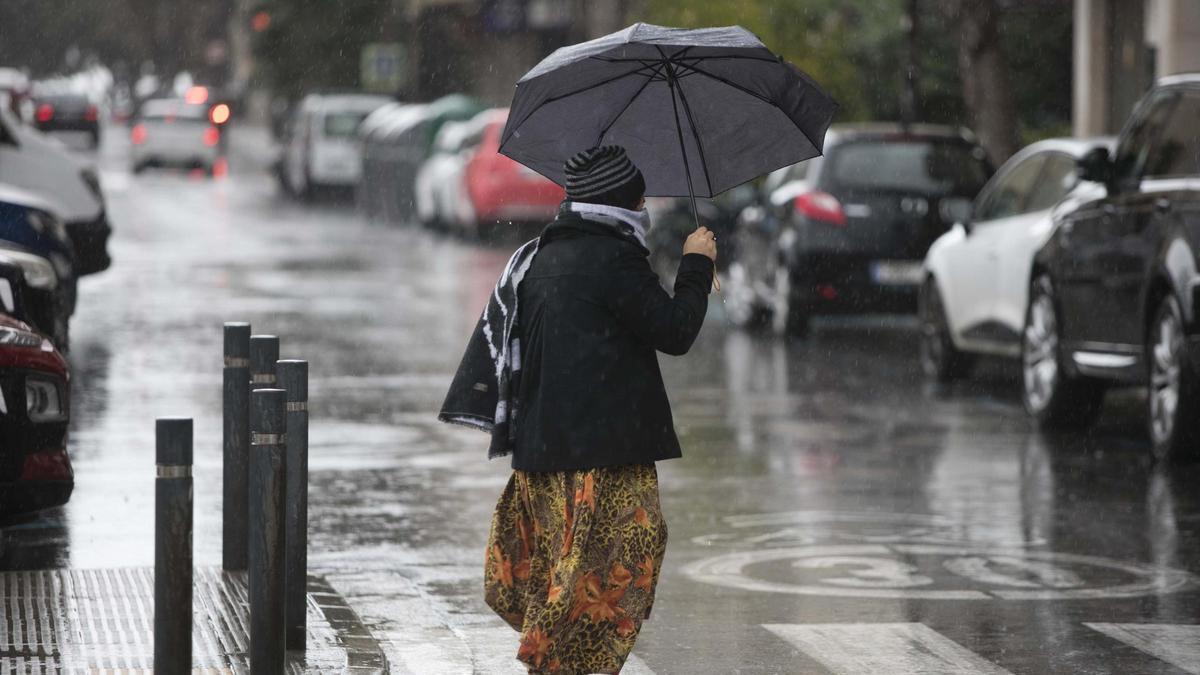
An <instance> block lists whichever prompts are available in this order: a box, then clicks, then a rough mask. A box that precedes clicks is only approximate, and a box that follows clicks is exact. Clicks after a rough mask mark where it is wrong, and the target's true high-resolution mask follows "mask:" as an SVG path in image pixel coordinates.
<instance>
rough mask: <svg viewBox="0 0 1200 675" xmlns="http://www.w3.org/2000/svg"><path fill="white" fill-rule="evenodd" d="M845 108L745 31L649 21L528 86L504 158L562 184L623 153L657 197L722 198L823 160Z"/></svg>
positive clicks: (516, 107)
mask: <svg viewBox="0 0 1200 675" xmlns="http://www.w3.org/2000/svg"><path fill="white" fill-rule="evenodd" d="M836 108H837V104H836V103H835V102H834V101H833V99H831V98H830V97H829V95H828V94H826V93H825V92H824V91H823V90H822V89H821V88H820V87H819V86H818V85H817V84H816V83H815V82H813V80H812V79H811V78H809V77H808V76H807V75H805V74H804V73H802V72H800V70H798V69H797V68H795V67H794V66H792V65H790V64H788V63H786V62H785V61H783V60H782V59H781V58H779V57H778V56H775V55H774V54H772V53H771V51H770V50H768V49H767V48H766V47H765V46H764V45H763V43H762V42H760V41H759V40H758V38H756V37H755V36H754V35H753V34H752V33H750V32H749V31H747V30H746V29H744V28H741V27H738V26H731V27H727V28H704V29H697V30H687V29H680V28H664V27H662V26H653V25H649V24H644V23H638V24H634V25H632V26H630V27H629V28H626V29H625V30H622V31H619V32H617V33H613V34H611V35H607V36H605V37H602V38H598V39H596V40H591V41H590V42H584V43H581V44H577V45H572V46H570V47H564V48H562V49H559V50H558V51H556V52H554V53H553V54H551V55H550V56H548V57H546V58H545V59H544V60H543V61H542V62H541V63H539V64H538V65H537V66H536V67H534V69H533V70H531V71H529V72H528V73H527V74H526V75H525V76H524V77H523V78H521V80H520V82H518V83H517V91H516V94H515V95H514V97H513V103H512V109H511V112H510V114H509V117H508V124H507V125H506V126H505V128H504V134H503V136H502V142H501V145H500V152H502V153H503V154H505V155H508V156H509V157H511V158H513V159H515V160H516V161H518V162H520V163H522V164H524V165H525V166H528V167H529V168H531V169H533V170H534V171H537V172H538V173H540V174H542V175H544V176H546V177H548V178H550V179H551V180H553V181H554V182H556V183H558V184H559V185H563V184H564V183H565V182H566V176H565V174H564V169H563V163H564V162H565V161H566V160H567V159H568V158H570V157H571V156H572V155H574V154H575V153H577V152H579V151H581V150H586V149H587V148H591V147H594V146H598V145H609V144H615V145H621V146H624V147H625V149H626V151H628V153H629V156H630V158H631V159H632V160H633V162H634V163H635V164H637V166H638V168H639V169H641V171H642V174H643V176H644V177H645V179H646V194H647V195H650V196H686V195H690V196H692V197H693V198H694V197H695V196H701V197H712V196H714V195H717V194H719V193H721V192H724V191H725V190H728V189H729V188H732V187H734V186H737V185H739V184H741V183H744V182H746V181H748V180H751V179H753V178H755V177H756V176H759V175H761V174H764V173H767V172H769V171H772V170H774V169H777V168H779V167H782V166H787V165H789V164H795V163H796V162H801V161H804V160H806V159H809V158H812V157H815V156H817V155H819V154H821V148H822V145H823V143H824V139H825V130H826V129H827V128H828V127H829V122H830V120H831V118H832V117H833V112H834V110H836Z"/></svg>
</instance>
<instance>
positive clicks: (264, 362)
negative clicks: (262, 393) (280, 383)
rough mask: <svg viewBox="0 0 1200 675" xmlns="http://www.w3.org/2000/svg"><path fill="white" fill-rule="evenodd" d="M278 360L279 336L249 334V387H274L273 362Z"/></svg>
mask: <svg viewBox="0 0 1200 675" xmlns="http://www.w3.org/2000/svg"><path fill="white" fill-rule="evenodd" d="M278 360H279V338H277V337H275V336H274V335H251V336H250V389H251V391H256V390H258V389H274V388H275V382H276V380H275V362H276V361H278Z"/></svg>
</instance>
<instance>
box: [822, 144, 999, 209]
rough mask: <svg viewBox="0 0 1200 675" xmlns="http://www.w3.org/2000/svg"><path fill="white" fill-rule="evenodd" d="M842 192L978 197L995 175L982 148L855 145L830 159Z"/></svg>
mask: <svg viewBox="0 0 1200 675" xmlns="http://www.w3.org/2000/svg"><path fill="white" fill-rule="evenodd" d="M827 161H828V162H829V163H830V167H829V173H828V174H827V175H828V176H829V178H828V179H827V180H828V181H829V182H831V183H833V184H834V185H836V186H837V187H840V188H849V189H875V190H894V191H901V192H915V193H919V194H927V195H956V196H963V197H974V196H975V194H976V193H977V192H979V190H980V188H982V187H983V184H984V183H986V182H987V179H988V177H989V176H990V175H991V167H990V166H989V165H988V163H987V159H986V157H985V155H984V153H983V150H982V148H979V147H977V146H974V145H971V144H970V143H965V142H963V141H958V140H953V139H946V140H941V139H912V140H869V141H866V140H864V141H850V142H847V143H844V144H841V145H839V146H838V147H837V151H836V152H833V153H831V154H830V156H829V157H828V158H827Z"/></svg>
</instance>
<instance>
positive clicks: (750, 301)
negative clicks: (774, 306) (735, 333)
mask: <svg viewBox="0 0 1200 675" xmlns="http://www.w3.org/2000/svg"><path fill="white" fill-rule="evenodd" d="M721 285H722V289H721V294H722V296H723V297H722V300H723V303H722V304H723V305H724V307H725V314H726V316H728V317H729V322H730V323H732V324H733V325H735V326H737V327H738V328H755V327H758V326H760V325H762V324H763V323H764V322H765V321H766V319H768V318H769V317H770V314H771V312H770V310H768V309H767V308H765V307H763V306H762V304H761V303H760V302H759V300H758V294H757V293H755V292H754V281H753V280H752V279H751V278H750V274H749V273H748V272H747V271H746V266H745V265H744V264H742V263H741V262H739V261H735V262H731V263H729V267H728V269H726V270H725V280H724V282H723V283H722V284H721Z"/></svg>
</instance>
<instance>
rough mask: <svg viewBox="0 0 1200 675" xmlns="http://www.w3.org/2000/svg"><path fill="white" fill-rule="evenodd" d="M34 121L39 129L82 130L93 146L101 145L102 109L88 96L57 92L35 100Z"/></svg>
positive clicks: (44, 130)
mask: <svg viewBox="0 0 1200 675" xmlns="http://www.w3.org/2000/svg"><path fill="white" fill-rule="evenodd" d="M33 123H34V126H36V127H37V129H38V131H42V132H50V131H82V132H85V133H87V134H88V136H89V137H90V138H91V141H92V147H96V146H98V145H100V109H99V108H97V107H96V105H95V104H93V103H92V102H91V101H89V100H88V98H87V97H86V96H81V95H79V94H57V95H54V96H39V97H38V98H37V99H36V100H35V101H34V108H33Z"/></svg>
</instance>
